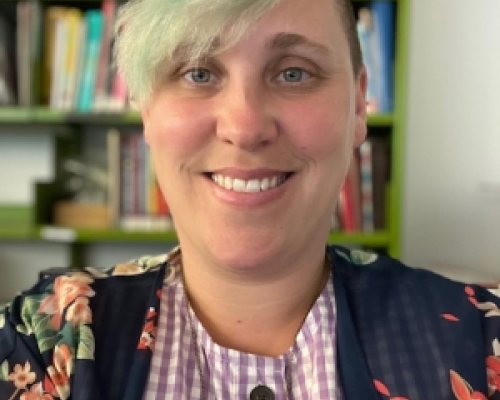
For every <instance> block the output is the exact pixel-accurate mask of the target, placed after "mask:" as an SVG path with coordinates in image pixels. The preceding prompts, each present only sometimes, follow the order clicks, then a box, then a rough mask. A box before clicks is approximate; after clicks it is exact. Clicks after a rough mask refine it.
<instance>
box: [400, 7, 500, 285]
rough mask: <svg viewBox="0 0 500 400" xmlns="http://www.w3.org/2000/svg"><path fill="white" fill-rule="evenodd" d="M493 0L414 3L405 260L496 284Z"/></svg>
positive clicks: (498, 42)
mask: <svg viewBox="0 0 500 400" xmlns="http://www.w3.org/2000/svg"><path fill="white" fill-rule="evenodd" d="M498 16H500V2H499V1H498V0H481V1H479V2H478V1H476V0H413V1H411V27H410V31H411V34H410V70H409V77H410V79H409V98H408V120H407V121H408V125H407V128H408V132H407V136H406V171H405V184H406V188H405V202H404V221H403V227H404V229H403V233H404V234H403V239H404V246H403V247H404V257H403V258H404V260H405V261H407V262H408V263H410V264H412V265H415V266H423V267H430V268H432V269H435V270H437V271H439V272H441V273H444V274H446V275H449V276H452V277H454V278H457V279H463V280H490V279H495V280H500V124H499V116H500V104H499V94H500V24H499V23H498Z"/></svg>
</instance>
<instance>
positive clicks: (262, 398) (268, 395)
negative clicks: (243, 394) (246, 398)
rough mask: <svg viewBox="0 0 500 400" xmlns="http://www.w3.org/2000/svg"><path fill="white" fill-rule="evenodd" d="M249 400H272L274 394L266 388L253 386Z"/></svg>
mask: <svg viewBox="0 0 500 400" xmlns="http://www.w3.org/2000/svg"><path fill="white" fill-rule="evenodd" d="M250 400H274V392H273V391H272V390H271V389H269V388H268V387H267V386H263V385H259V386H255V387H254V388H253V389H252V391H251V392H250Z"/></svg>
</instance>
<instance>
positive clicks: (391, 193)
mask: <svg viewBox="0 0 500 400" xmlns="http://www.w3.org/2000/svg"><path fill="white" fill-rule="evenodd" d="M0 1H1V0H0ZM93 1H94V0H93ZM95 1H96V2H97V1H98V0H95ZM386 1H393V2H395V3H397V21H396V23H397V30H396V53H395V54H396V58H395V64H394V88H395V92H394V112H393V113H391V114H381V115H369V116H368V127H369V128H387V129H391V135H390V138H391V182H390V185H389V187H388V194H387V198H388V204H387V229H386V230H385V231H381V232H374V233H332V234H331V235H330V236H329V242H331V243H338V244H343V245H354V246H366V247H372V248H380V249H385V250H386V251H387V253H389V254H390V255H392V256H394V257H399V256H400V251H401V244H400V243H401V239H400V236H401V210H402V201H403V196H402V184H403V176H404V170H403V160H404V132H405V129H406V124H405V121H406V93H407V71H408V43H409V41H408V38H409V1H410V0H386ZM353 2H355V3H369V1H366V0H353ZM0 124H1V126H2V128H3V127H9V126H37V125H54V126H64V125H136V124H137V125H141V124H142V122H141V118H140V115H139V114H138V113H137V112H134V111H128V112H123V113H120V112H116V113H115V112H99V113H92V112H91V113H77V112H64V111H58V110H51V109H49V108H47V107H32V108H19V107H0ZM2 128H0V132H1V130H2ZM22 131H26V130H25V129H23V130H22ZM0 134H1V133H0ZM33 208H34V207H26V206H16V205H2V204H0V217H1V216H2V215H5V214H6V213H9V210H10V211H12V210H17V212H18V213H19V212H21V213H23V212H24V213H25V216H26V215H28V214H29V215H34V213H35V210H34V209H33ZM21 210H24V211H21ZM32 221H34V219H33V220H32ZM4 225H5V224H4ZM14 225H15V224H14ZM46 228H47V227H43V226H36V225H34V224H32V225H30V226H29V225H26V224H24V223H23V224H20V225H19V226H2V220H1V219H0V241H4V242H5V241H29V240H53V241H54V240H56V241H57V240H59V241H61V242H67V243H68V244H69V245H70V246H71V252H72V257H71V259H72V260H73V263H74V264H78V263H79V261H81V259H82V258H83V257H84V256H83V254H84V248H85V246H86V245H88V244H92V243H97V242H99V243H147V242H148V243H161V242H171V243H175V242H176V241H177V236H176V235H175V232H173V231H172V232H129V231H123V230H119V229H112V230H76V231H73V232H72V234H71V235H69V236H67V237H66V239H64V235H63V236H62V237H61V238H59V239H55V238H48V237H47V235H46V234H45V232H46ZM63 229H64V228H63ZM80 265H81V264H80Z"/></svg>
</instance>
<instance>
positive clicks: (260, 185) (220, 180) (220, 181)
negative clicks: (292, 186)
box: [211, 174, 290, 193]
mask: <svg viewBox="0 0 500 400" xmlns="http://www.w3.org/2000/svg"><path fill="white" fill-rule="evenodd" d="M289 176H290V174H281V175H275V176H272V177H265V178H263V179H250V180H244V179H239V178H231V177H229V176H224V175H221V174H212V175H211V179H212V181H214V182H215V183H216V184H217V185H218V186H220V187H223V188H224V189H227V190H232V191H234V192H243V193H256V192H265V191H266V190H270V189H272V188H275V187H277V186H279V185H281V184H282V183H283V182H285V181H286V180H287V179H288V177H289Z"/></svg>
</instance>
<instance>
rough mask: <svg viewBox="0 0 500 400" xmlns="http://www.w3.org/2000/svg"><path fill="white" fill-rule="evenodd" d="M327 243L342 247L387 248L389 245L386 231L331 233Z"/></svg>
mask: <svg viewBox="0 0 500 400" xmlns="http://www.w3.org/2000/svg"><path fill="white" fill-rule="evenodd" d="M328 242H329V243H335V244H342V245H359V246H368V247H387V246H388V245H389V234H388V232H386V231H377V232H374V233H363V232H359V233H358V232H355V233H331V234H330V236H329V238H328Z"/></svg>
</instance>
